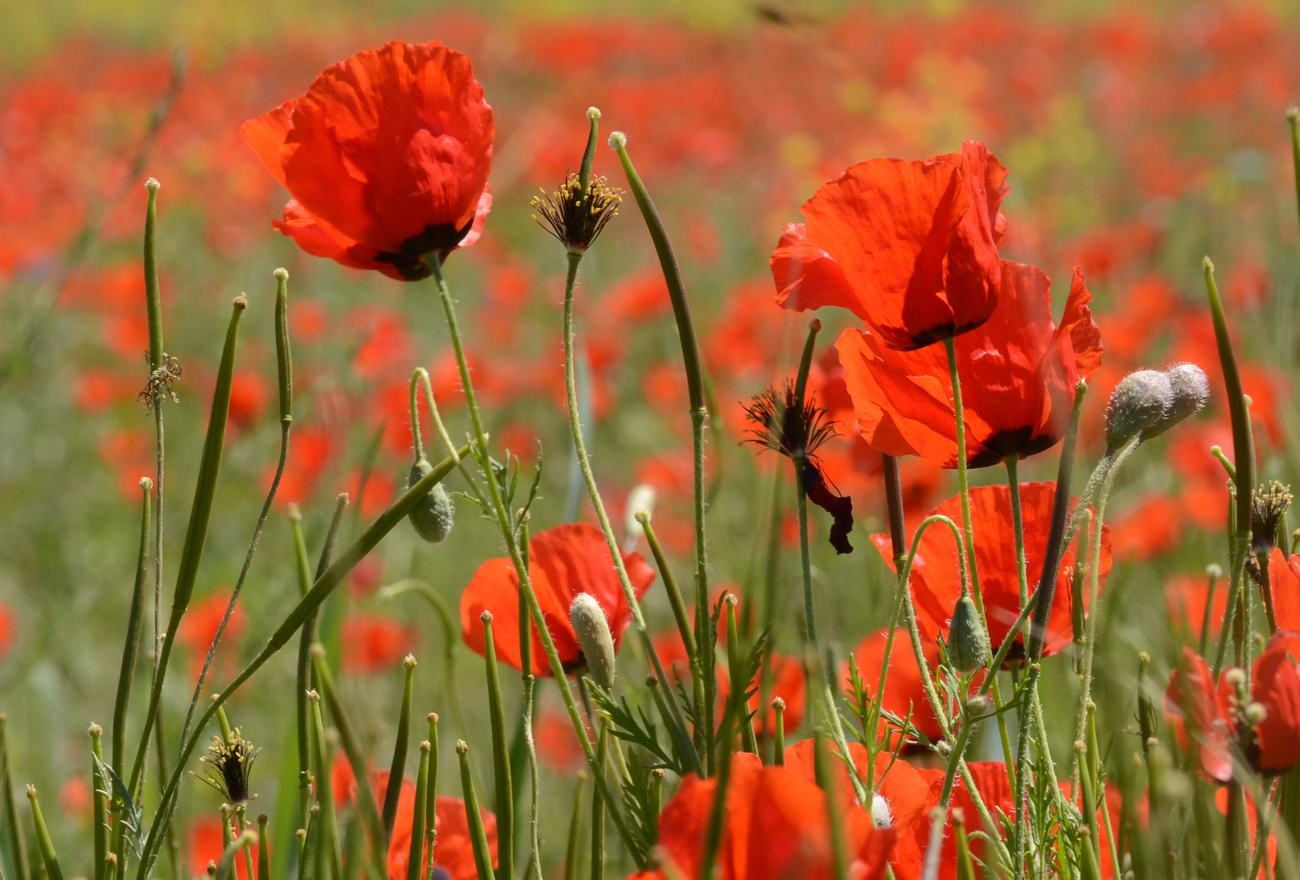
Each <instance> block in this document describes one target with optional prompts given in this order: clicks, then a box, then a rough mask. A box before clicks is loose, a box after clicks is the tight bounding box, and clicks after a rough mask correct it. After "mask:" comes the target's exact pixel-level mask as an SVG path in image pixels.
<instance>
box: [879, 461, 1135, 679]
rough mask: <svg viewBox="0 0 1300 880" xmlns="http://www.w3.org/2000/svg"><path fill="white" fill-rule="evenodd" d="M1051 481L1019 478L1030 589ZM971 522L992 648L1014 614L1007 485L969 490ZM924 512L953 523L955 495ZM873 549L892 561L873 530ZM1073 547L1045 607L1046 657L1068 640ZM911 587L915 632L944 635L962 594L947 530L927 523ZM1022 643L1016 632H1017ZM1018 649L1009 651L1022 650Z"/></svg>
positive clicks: (957, 505) (1038, 565)
mask: <svg viewBox="0 0 1300 880" xmlns="http://www.w3.org/2000/svg"><path fill="white" fill-rule="evenodd" d="M1055 490H1056V484H1055V483H1021V484H1020V504H1021V512H1022V520H1023V523H1024V530H1025V561H1026V571H1027V573H1028V575H1029V579H1030V580H1029V589H1030V592H1031V593H1032V592H1033V590H1034V589H1035V588H1036V586H1037V582H1038V576H1039V574H1040V571H1041V569H1042V564H1043V551H1044V550H1045V548H1046V545H1047V531H1048V528H1049V525H1050V522H1051V515H1052V496H1053V495H1054V494H1055ZM970 507H971V511H970V512H971V527H972V529H973V530H974V532H975V562H976V565H977V567H978V571H979V582H980V590H981V592H982V593H983V597H984V613H985V616H986V617H987V619H988V626H989V640H990V641H991V642H992V646H993V649H994V650H997V648H998V646H999V645H1001V644H1002V641H1003V640H1004V639H1005V638H1006V637H1007V632H1008V631H1009V630H1010V629H1011V624H1012V623H1014V622H1015V620H1016V618H1017V617H1019V616H1020V579H1019V575H1018V574H1017V572H1016V565H1017V563H1016V549H1015V547H1016V545H1015V532H1014V528H1013V524H1012V518H1011V490H1010V489H1008V488H1007V487H1006V486H978V487H976V488H974V489H972V490H971V493H970ZM931 513H941V514H943V515H945V516H947V517H949V518H950V519H952V521H953V522H961V499H960V497H957V496H954V497H952V498H949V499H948V500H947V501H945V502H943V503H942V504H940V505H939V506H938V507H936V508H935V509H934V510H933V511H931ZM872 541H873V542H874V543H875V545H876V549H877V550H879V551H880V555H881V556H883V557H884V558H885V561H886V562H888V563H890V565H891V566H892V565H893V562H892V557H893V550H892V549H891V547H890V543H889V536H888V535H882V534H878V535H872ZM1074 556H1075V550H1074V546H1073V545H1072V546H1071V547H1068V548H1066V550H1065V552H1064V553H1063V554H1062V558H1061V567H1060V576H1059V578H1058V580H1057V585H1056V594H1055V596H1054V597H1053V599H1052V610H1051V612H1050V613H1049V615H1048V618H1047V636H1046V640H1045V643H1044V646H1043V653H1044V654H1045V655H1048V654H1054V653H1056V652H1057V651H1059V650H1061V649H1062V648H1064V647H1066V646H1067V645H1068V644H1069V642H1070V638H1071V631H1072V628H1071V612H1070V609H1071V605H1070V576H1071V570H1072V569H1073V568H1074ZM1110 562H1111V551H1110V529H1109V528H1107V527H1106V526H1105V525H1103V526H1102V537H1101V571H1100V578H1101V581H1100V583H1101V584H1102V585H1104V584H1105V581H1106V575H1107V573H1109V572H1110ZM911 580H912V593H913V596H914V597H915V600H916V616H917V621H918V623H919V624H920V626H921V630H922V632H924V633H925V634H926V635H927V636H928V637H930V638H934V637H935V636H938V635H940V634H942V635H943V636H944V637H945V638H947V636H948V621H949V618H951V617H952V611H953V608H954V607H956V605H957V599H958V598H959V597H960V596H961V577H960V574H959V571H958V567H957V545H956V543H955V542H954V540H953V535H952V532H951V531H950V530H948V529H946V528H942V527H939V526H931V527H930V528H927V529H926V531H925V534H924V535H923V536H922V537H921V543H920V545H919V548H918V550H917V554H916V560H915V562H914V563H913V565H912V576H911ZM1016 641H1017V642H1018V643H1020V644H1023V641H1024V632H1023V630H1022V631H1021V633H1019V634H1018V635H1017V636H1016ZM1021 654H1022V652H1021V649H1020V648H1019V647H1017V648H1013V649H1012V650H1011V653H1010V654H1009V655H1008V657H1009V658H1010V659H1014V658H1015V657H1017V656H1018V655H1021Z"/></svg>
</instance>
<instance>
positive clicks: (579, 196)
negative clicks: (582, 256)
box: [529, 174, 623, 253]
mask: <svg viewBox="0 0 1300 880" xmlns="http://www.w3.org/2000/svg"><path fill="white" fill-rule="evenodd" d="M540 192H541V194H540V195H536V196H533V199H532V201H531V202H529V204H530V205H531V206H532V208H533V210H534V211H536V212H537V213H536V214H534V215H533V219H534V220H536V221H537V224H538V225H539V226H541V227H542V228H543V229H545V230H546V231H547V232H549V233H550V234H551V235H553V236H555V238H556V239H557V240H558V241H559V242H560V244H562V245H564V246H565V247H567V248H568V249H569V251H570V253H582V252H584V251H586V250H587V248H589V247H591V245H592V242H594V241H595V240H596V237H597V236H599V235H600V233H601V230H603V229H604V228H605V224H607V223H608V222H609V221H610V220H612V219H614V216H615V215H616V214H618V206H619V203H620V202H622V201H623V191H622V190H620V189H615V188H614V187H612V186H610V185H609V184H608V183H606V182H605V178H604V177H593V178H591V180H590V181H589V182H588V183H587V188H586V189H585V190H584V189H583V187H582V180H581V179H580V178H579V177H578V175H576V174H570V175H569V176H568V177H567V178H566V179H565V181H564V183H563V184H562V185H561V186H560V188H559V189H557V190H556V191H555V192H552V193H548V192H546V190H540Z"/></svg>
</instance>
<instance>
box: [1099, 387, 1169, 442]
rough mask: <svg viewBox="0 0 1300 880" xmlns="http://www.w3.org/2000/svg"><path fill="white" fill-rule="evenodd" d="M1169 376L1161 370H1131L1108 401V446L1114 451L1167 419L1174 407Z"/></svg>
mask: <svg viewBox="0 0 1300 880" xmlns="http://www.w3.org/2000/svg"><path fill="white" fill-rule="evenodd" d="M1173 401H1174V390H1173V387H1172V385H1171V384H1170V381H1169V376H1168V375H1167V374H1165V373H1162V372H1160V371H1159V370H1138V371H1137V372H1134V373H1129V374H1128V375H1127V376H1125V377H1124V378H1123V379H1121V380H1120V383H1119V384H1118V385H1116V386H1115V390H1114V391H1112V392H1111V394H1110V401H1109V402H1108V403H1107V404H1106V448H1107V450H1110V451H1113V450H1116V449H1118V448H1119V447H1121V446H1123V445H1124V444H1125V443H1127V442H1128V441H1129V440H1131V439H1132V438H1133V437H1134V436H1136V435H1137V434H1138V433H1140V432H1144V431H1146V430H1147V429H1149V428H1151V427H1152V426H1154V425H1158V424H1160V423H1161V422H1162V421H1164V420H1165V419H1166V418H1167V416H1168V413H1169V410H1170V408H1171V407H1172V406H1173Z"/></svg>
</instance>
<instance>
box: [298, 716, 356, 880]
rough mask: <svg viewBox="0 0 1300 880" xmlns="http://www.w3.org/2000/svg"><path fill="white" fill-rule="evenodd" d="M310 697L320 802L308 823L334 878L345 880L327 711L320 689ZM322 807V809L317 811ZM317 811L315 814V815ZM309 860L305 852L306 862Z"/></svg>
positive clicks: (318, 800)
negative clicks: (323, 706) (327, 736)
mask: <svg viewBox="0 0 1300 880" xmlns="http://www.w3.org/2000/svg"><path fill="white" fill-rule="evenodd" d="M308 701H309V703H310V705H311V720H312V728H313V732H314V735H313V736H312V749H313V751H314V752H315V762H316V803H317V806H316V807H315V808H314V810H313V812H309V813H308V823H309V826H305V827H311V828H312V829H313V833H314V834H316V835H317V836H318V838H319V840H320V846H321V849H322V851H323V852H324V854H325V855H327V856H328V858H329V865H330V869H331V870H330V875H329V876H330V877H331V878H332V880H341V878H342V877H343V844H342V838H341V837H340V836H339V822H338V816H337V815H336V814H335V812H334V782H333V775H332V774H331V772H330V770H331V768H330V760H329V749H328V746H327V740H326V738H325V714H324V712H323V711H322V710H321V705H320V693H319V692H318V691H311V692H310V693H309V694H308ZM357 787H358V788H366V787H368V781H367V779H366V777H365V776H362V777H359V778H358V780H357ZM315 810H319V813H314V811H315ZM313 813H314V815H315V818H312V816H313ZM305 863H306V859H305V856H304V861H303V864H305Z"/></svg>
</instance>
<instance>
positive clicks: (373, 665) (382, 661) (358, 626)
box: [343, 612, 416, 674]
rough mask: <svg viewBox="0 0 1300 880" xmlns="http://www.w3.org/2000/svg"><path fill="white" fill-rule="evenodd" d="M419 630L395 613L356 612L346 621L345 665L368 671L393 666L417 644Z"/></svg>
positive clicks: (362, 671)
mask: <svg viewBox="0 0 1300 880" xmlns="http://www.w3.org/2000/svg"><path fill="white" fill-rule="evenodd" d="M415 642H416V630H415V628H414V627H409V626H403V625H402V624H400V623H398V622H397V621H396V620H393V619H392V618H391V617H385V616H382V615H379V614H365V613H362V612H353V613H352V614H350V615H348V617H347V619H346V620H344V621H343V668H344V669H346V670H348V671H349V672H355V673H360V674H365V673H368V672H381V671H384V670H389V669H393V668H394V667H396V666H397V664H398V662H399V661H400V660H401V659H402V658H403V657H405V656H406V655H407V654H409V653H411V651H412V650H414V648H415Z"/></svg>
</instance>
